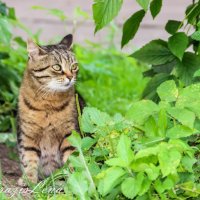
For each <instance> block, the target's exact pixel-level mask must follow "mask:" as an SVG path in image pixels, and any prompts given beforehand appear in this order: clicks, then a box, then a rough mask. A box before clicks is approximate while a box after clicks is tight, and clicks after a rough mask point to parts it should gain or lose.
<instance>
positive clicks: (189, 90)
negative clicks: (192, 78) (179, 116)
mask: <svg viewBox="0 0 200 200" xmlns="http://www.w3.org/2000/svg"><path fill="white" fill-rule="evenodd" d="M199 105H200V84H193V85H190V86H188V87H186V88H184V89H182V90H181V91H180V92H179V97H178V99H177V102H176V107H177V108H187V109H189V110H191V111H192V112H194V113H195V114H196V116H197V117H198V118H200V106H199Z"/></svg>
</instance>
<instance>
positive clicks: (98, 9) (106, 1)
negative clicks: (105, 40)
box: [92, 0, 123, 33]
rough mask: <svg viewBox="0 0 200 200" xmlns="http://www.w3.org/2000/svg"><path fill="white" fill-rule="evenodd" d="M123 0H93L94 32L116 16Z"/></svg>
mask: <svg viewBox="0 0 200 200" xmlns="http://www.w3.org/2000/svg"><path fill="white" fill-rule="evenodd" d="M122 2H123V0H94V4H93V6H92V10H93V19H94V22H95V25H96V27H95V33H96V32H97V31H98V30H100V29H102V28H103V27H104V26H106V25H107V24H108V23H109V22H110V21H112V19H113V18H114V17H115V16H117V14H118V12H119V10H120V8H121V6H122Z"/></svg>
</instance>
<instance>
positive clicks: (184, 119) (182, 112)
mask: <svg viewBox="0 0 200 200" xmlns="http://www.w3.org/2000/svg"><path fill="white" fill-rule="evenodd" d="M167 112H168V113H169V114H170V115H171V116H172V117H173V118H175V119H176V120H178V121H179V122H180V123H181V124H182V125H184V126H187V127H189V128H191V129H192V128H193V127H194V120H195V114H194V113H193V112H191V111H189V110H187V109H184V108H169V109H168V110H167Z"/></svg>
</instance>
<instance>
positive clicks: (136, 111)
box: [126, 100, 158, 124]
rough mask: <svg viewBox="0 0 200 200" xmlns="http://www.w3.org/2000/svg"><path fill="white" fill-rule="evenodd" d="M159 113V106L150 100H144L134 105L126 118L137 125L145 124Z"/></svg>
mask: <svg viewBox="0 0 200 200" xmlns="http://www.w3.org/2000/svg"><path fill="white" fill-rule="evenodd" d="M156 112H158V106H157V105H156V104H155V103H154V102H152V101H150V100H142V101H139V102H136V103H134V104H133V105H132V106H131V107H130V109H129V111H128V112H127V114H126V117H127V118H128V119H130V120H132V121H133V122H135V123H136V124H143V123H144V122H145V121H146V120H147V118H148V117H149V116H151V115H153V114H154V113H156Z"/></svg>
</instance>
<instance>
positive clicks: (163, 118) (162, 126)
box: [157, 109, 167, 137]
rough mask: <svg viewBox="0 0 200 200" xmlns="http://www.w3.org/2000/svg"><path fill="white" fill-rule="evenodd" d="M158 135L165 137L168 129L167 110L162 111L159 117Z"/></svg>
mask: <svg viewBox="0 0 200 200" xmlns="http://www.w3.org/2000/svg"><path fill="white" fill-rule="evenodd" d="M157 123H158V133H159V134H158V135H159V136H161V137H165V135H166V133H165V132H166V129H167V113H166V110H165V109H161V110H160V112H159V116H158V122H157Z"/></svg>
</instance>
